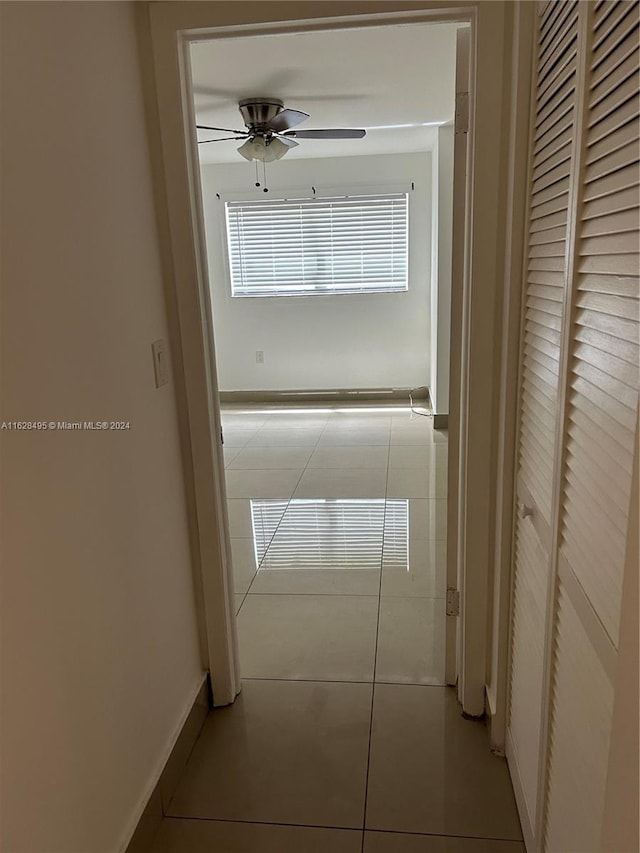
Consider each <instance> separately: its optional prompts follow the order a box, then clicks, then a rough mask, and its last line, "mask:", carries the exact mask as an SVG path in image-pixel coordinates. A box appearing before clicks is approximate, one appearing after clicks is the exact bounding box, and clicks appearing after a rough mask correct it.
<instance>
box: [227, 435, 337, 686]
mask: <svg viewBox="0 0 640 853" xmlns="http://www.w3.org/2000/svg"><path fill="white" fill-rule="evenodd" d="M320 435H322V432H321V433H320ZM318 441H320V436H318V440H317V441H316V443H315V444H314V445H313V447H312V448H311V453H310V454H309V459H311V457H312V456H313V453H314V451H315V449H316V447H317V446H318ZM309 459H308V460H307V463H308V462H309ZM250 470H253V469H250ZM271 470H274V469H271ZM276 470H277V469H276ZM286 470H295V469H286ZM306 470H307V465H305V466H304V468H303V469H302V470H301V471H300V476H299V477H298V481H297V483H296V484H295V486H294V487H293V491H292V492H291V494H290V495H289V499H288V500H287V505H286V506H285V508H284V512H283V513H282V515H281V516H280V521H279V522H278V523H277V524H276V527H275V530H274V531H273V535H272V537H271V539H269V544H268V545H267V547H266V548H265V549H264V553H263V555H262V559H261V560H260V562H259V563H258V565H257V566H256V571H255V574H254V575H253V577H252V578H251V583H250V584H249V586H248V587H247V591H246V593H245V596H244V598H243V599H242V603H241V604H240V609H241V608H242V606H243V604H244V602H245V599H246V597H247V596H248V595H249V593H250V592H251V587H252V586H253V584H254V582H255V579H256V578H257V577H258V572H259V571H260V566H261V565H262V564H263V563H264V561H265V559H266V556H267V553H268V552H269V548H270V547H271V545H272V543H273V540H274V539H275V537H276V533H277V532H278V530H279V529H280V525H281V524H282V522H283V521H284V517H285V515H286V514H287V510H288V509H289V507H290V506H291V501H292V500H293V495H294V494H295V491H296V489H297V488H298V486H299V485H300V481H301V480H302V478H303V476H304V472H305V471H306ZM249 500H251V498H249ZM276 500H277V499H276ZM283 500H284V498H283ZM252 594H253V595H256V594H259V593H252ZM240 609H239V610H238V613H239V612H240ZM236 615H237V614H236ZM240 664H241V665H242V661H240ZM241 671H242V670H241Z"/></svg>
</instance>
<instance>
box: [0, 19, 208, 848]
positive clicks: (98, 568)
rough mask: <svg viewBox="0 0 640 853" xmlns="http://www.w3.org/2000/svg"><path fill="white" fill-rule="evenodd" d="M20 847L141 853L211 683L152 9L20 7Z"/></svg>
mask: <svg viewBox="0 0 640 853" xmlns="http://www.w3.org/2000/svg"><path fill="white" fill-rule="evenodd" d="M0 13H1V15H2V158H3V160H2V179H3V183H2V194H1V196H2V197H1V201H2V208H3V214H2V241H3V254H2V285H3V309H4V310H3V319H4V321H5V322H4V326H3V329H2V339H3V382H2V387H3V404H4V405H3V413H2V420H6V421H9V420H10V421H20V420H34V419H42V420H44V421H50V420H53V421H58V420H67V421H76V420H78V421H84V420H108V421H109V420H126V421H130V423H131V429H130V430H127V431H123V432H50V431H46V432H8V431H3V432H1V433H0V437H1V439H2V441H3V450H4V452H3V477H2V486H3V525H4V529H3V533H2V557H3V566H2V668H1V675H2V715H1V724H2V736H1V741H2V757H1V760H2V765H1V771H2V772H1V785H2V830H1V831H2V841H1V844H0V846H1V847H2V849H3V850H6V851H11V853H26V851H28V853H98V852H99V853H103V851H104V852H105V853H106V851H109V853H111V851H116V850H119V849H121V847H122V845H123V844H124V843H125V841H126V840H127V835H128V832H129V830H130V829H131V828H132V826H133V823H134V822H135V821H136V820H137V817H138V810H139V808H140V807H141V806H142V804H143V802H144V799H145V797H146V796H147V795H148V793H149V786H150V785H151V783H152V782H153V781H154V773H155V772H156V771H157V770H158V768H159V764H160V762H161V761H162V759H163V757H164V755H165V752H166V749H167V748H168V746H169V744H170V742H171V738H172V736H173V734H174V731H175V728H176V726H177V725H178V724H179V722H180V719H181V715H182V714H183V712H184V710H185V708H186V706H187V705H188V703H189V701H190V699H191V698H192V695H193V693H194V691H195V689H196V687H197V685H198V683H199V681H200V679H201V677H202V667H201V660H200V655H199V649H198V639H197V631H196V622H195V615H194V601H193V591H192V579H191V569H190V556H189V543H188V530H187V519H186V514H185V498H184V485H183V476H182V466H181V460H180V450H179V439H178V430H177V421H176V406H175V397H174V391H173V388H172V385H171V384H170V385H168V386H165V387H163V388H161V389H158V390H156V388H155V386H154V379H153V368H152V361H151V342H152V341H153V340H155V339H157V338H165V339H166V338H167V324H166V319H165V307H164V298H163V287H162V273H161V268H160V253H159V246H158V237H157V231H156V221H155V216H154V205H153V197H152V186H151V177H150V171H149V155H148V150H147V135H146V129H145V124H144V106H143V102H142V93H141V79H140V72H139V67H138V55H137V45H136V31H135V26H134V9H133V4H129V3H100V2H98V3H82V2H81V3H42V4H41V3H15V4H14V3H2V4H0Z"/></svg>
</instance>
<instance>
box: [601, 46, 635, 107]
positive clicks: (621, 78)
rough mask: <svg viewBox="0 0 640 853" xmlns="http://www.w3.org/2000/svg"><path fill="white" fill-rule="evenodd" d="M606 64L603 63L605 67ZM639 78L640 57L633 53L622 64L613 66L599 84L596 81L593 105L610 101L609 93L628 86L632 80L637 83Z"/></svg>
mask: <svg viewBox="0 0 640 853" xmlns="http://www.w3.org/2000/svg"><path fill="white" fill-rule="evenodd" d="M612 56H616V54H612ZM610 59H611V57H610ZM606 64H607V63H603V65H606ZM637 77H638V55H637V53H636V52H635V51H632V52H630V53H629V55H628V56H627V57H626V58H625V59H623V60H622V61H621V62H618V63H617V64H616V65H613V64H611V67H610V69H609V73H608V74H606V75H603V76H602V77H601V78H600V80H599V82H598V83H595V81H594V84H593V86H592V98H593V100H592V103H593V105H594V106H596V105H598V104H600V103H601V102H603V101H604V100H605V99H608V97H609V92H610V91H611V89H612V88H613V87H615V86H620V85H622V84H623V83H624V84H625V86H626V84H627V83H628V81H629V80H630V79H632V80H636V81H637Z"/></svg>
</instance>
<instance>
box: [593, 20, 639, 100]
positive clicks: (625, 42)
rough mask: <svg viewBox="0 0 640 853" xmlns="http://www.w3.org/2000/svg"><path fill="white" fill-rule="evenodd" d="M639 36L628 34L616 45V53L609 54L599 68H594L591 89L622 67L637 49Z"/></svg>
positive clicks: (632, 33)
mask: <svg viewBox="0 0 640 853" xmlns="http://www.w3.org/2000/svg"><path fill="white" fill-rule="evenodd" d="M636 43H637V34H636V33H634V32H630V33H628V34H627V35H626V36H625V37H624V38H623V39H622V41H621V42H619V43H618V44H617V45H616V49H615V51H614V52H612V53H609V55H608V56H606V57H605V58H604V59H603V60H602V61H601V62H600V64H599V65H598V66H594V68H593V73H592V76H591V87H592V88H593V87H595V86H597V85H598V84H599V83H600V82H601V81H602V80H603V78H604V77H606V76H607V75H608V74H611V73H612V72H613V71H615V69H616V68H617V67H618V66H619V65H621V64H622V63H623V62H625V60H626V59H627V57H628V56H629V55H630V54H632V53H633V52H634V51H635V49H636Z"/></svg>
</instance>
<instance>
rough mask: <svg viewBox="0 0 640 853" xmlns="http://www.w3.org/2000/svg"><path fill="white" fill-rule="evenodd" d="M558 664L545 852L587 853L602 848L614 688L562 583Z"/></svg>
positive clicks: (553, 686) (555, 674) (555, 679)
mask: <svg viewBox="0 0 640 853" xmlns="http://www.w3.org/2000/svg"><path fill="white" fill-rule="evenodd" d="M553 664H554V678H553V684H552V697H551V732H552V733H551V738H550V750H549V785H548V791H547V826H546V832H545V842H544V849H545V850H546V851H548V853H569V851H575V853H577V851H580V853H587V851H596V850H598V849H599V841H600V838H599V836H600V825H601V821H602V813H603V808H604V788H605V784H606V771H607V758H608V750H609V732H610V729H611V718H612V713H613V688H612V685H611V682H610V680H609V677H608V675H607V672H606V671H605V669H604V667H603V666H602V663H601V661H600V659H599V657H598V654H597V652H596V650H595V649H594V647H593V645H592V643H591V640H590V637H589V635H588V634H587V632H586V630H585V628H584V627H583V624H582V621H581V619H580V617H579V615H578V613H577V612H576V609H575V607H574V605H573V604H572V602H571V600H570V598H569V595H568V594H567V591H566V588H565V585H564V584H563V583H562V582H561V583H560V587H559V594H558V609H557V632H556V641H555V647H554V660H553Z"/></svg>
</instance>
